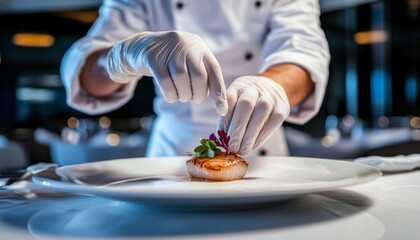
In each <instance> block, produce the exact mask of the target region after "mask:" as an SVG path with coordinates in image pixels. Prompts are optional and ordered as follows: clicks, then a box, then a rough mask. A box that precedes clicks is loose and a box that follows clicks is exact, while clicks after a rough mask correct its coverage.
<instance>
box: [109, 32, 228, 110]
mask: <svg viewBox="0 0 420 240" xmlns="http://www.w3.org/2000/svg"><path fill="white" fill-rule="evenodd" d="M107 71H108V74H109V76H110V77H111V79H112V80H113V81H115V82H119V83H127V82H130V81H134V80H137V79H139V78H140V77H142V76H153V78H154V79H155V81H156V83H157V85H158V86H159V88H160V90H161V91H162V93H163V96H164V97H165V99H166V101H168V102H175V101H177V100H179V101H181V102H188V101H192V102H194V103H200V102H202V101H203V100H204V99H205V98H206V97H207V95H208V92H210V96H211V98H212V99H213V102H214V105H215V107H216V110H217V112H218V113H219V114H220V115H225V114H226V112H227V99H226V87H225V84H224V80H223V76H222V71H221V68H220V65H219V63H218V61H217V60H216V58H215V56H214V55H213V54H212V52H211V51H210V49H209V48H208V47H207V45H206V44H205V43H204V42H203V40H202V39H201V38H200V37H199V36H197V35H195V34H193V33H187V32H180V31H167V32H143V33H139V34H136V35H134V36H132V37H130V38H128V39H125V40H123V41H121V42H119V43H117V44H115V45H114V46H113V47H112V48H111V50H110V51H109V53H108V57H107Z"/></svg>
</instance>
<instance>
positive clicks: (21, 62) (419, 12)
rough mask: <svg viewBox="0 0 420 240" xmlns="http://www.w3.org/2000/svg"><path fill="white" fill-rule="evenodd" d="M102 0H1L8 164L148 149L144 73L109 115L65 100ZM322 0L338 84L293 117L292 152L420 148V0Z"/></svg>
mask: <svg viewBox="0 0 420 240" xmlns="http://www.w3.org/2000/svg"><path fill="white" fill-rule="evenodd" d="M180 1H182V0H180ZM100 3H101V1H100V0H72V1H67V0H37V1H34V0H0V168H1V167H2V166H1V164H3V165H4V164H6V163H10V164H11V165H10V167H19V164H20V165H22V164H23V163H25V164H33V163H38V162H50V161H52V162H58V163H60V164H62V165H65V164H73V163H80V162H85V161H93V160H106V159H113V158H122V157H136V156H138V157H140V156H143V155H144V150H145V148H146V145H147V139H148V131H149V130H150V128H151V126H152V125H153V119H154V112H153V108H152V101H153V97H154V89H153V88H154V87H153V83H152V81H148V80H144V81H140V82H139V84H138V87H137V90H136V94H135V95H134V97H133V99H132V100H131V101H130V102H129V103H128V104H126V105H125V106H123V107H122V108H120V109H118V110H116V111H113V112H110V113H107V114H103V115H95V116H89V115H85V114H82V113H80V112H77V111H76V110H74V109H71V108H69V107H68V106H67V105H66V102H65V91H64V88H63V86H62V84H61V81H60V75H59V69H60V62H61V58H62V56H63V54H64V52H65V51H66V50H67V49H68V48H69V47H70V45H71V44H72V43H73V42H74V41H76V40H77V39H79V38H81V37H82V36H83V35H84V34H85V33H86V32H87V31H88V29H89V27H90V26H91V24H92V23H93V21H94V20H95V19H96V17H97V12H98V6H99V4H100ZM320 4H321V10H322V14H321V24H322V28H323V29H324V31H325V34H326V36H327V39H328V42H329V47H330V52H331V64H330V75H329V83H328V88H327V93H326V96H325V99H324V103H323V106H322V108H321V111H320V112H319V114H318V115H317V116H316V117H315V118H314V119H312V120H311V121H310V122H308V123H307V124H305V125H302V126H300V125H293V124H289V123H285V127H286V135H287V140H288V144H289V151H290V154H291V155H292V156H305V157H325V158H336V159H354V158H357V157H361V156H367V155H384V156H388V155H389V156H391V155H398V154H410V153H419V152H420V0H394V1H391V0H389V1H385V0H383V1H377V0H376V1H375V0H370V1H369V0H321V1H320ZM13 164H15V165H13Z"/></svg>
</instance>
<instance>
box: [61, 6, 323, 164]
mask: <svg viewBox="0 0 420 240" xmlns="http://www.w3.org/2000/svg"><path fill="white" fill-rule="evenodd" d="M319 14H320V10H319V3H318V1H316V0H253V1H239V0H236V1H235V0H205V1H204V0H202V1H197V0H177V1H172V0H167V1H163V0H105V1H103V3H102V5H101V7H100V9H99V17H98V19H97V20H96V22H95V23H94V24H93V25H92V27H91V29H90V30H89V32H88V33H87V34H86V36H84V37H83V38H81V39H80V40H78V41H77V42H75V43H74V44H73V45H72V46H71V48H70V49H69V50H68V51H67V52H66V54H65V56H64V57H63V60H62V66H61V76H62V81H63V84H64V86H65V89H66V92H67V104H68V105H69V106H70V107H72V108H74V109H77V110H79V111H81V112H84V113H87V114H91V115H96V114H104V113H107V112H109V111H112V110H115V109H117V108H119V107H121V106H122V105H124V104H125V103H127V102H128V101H129V100H130V99H131V97H132V95H133V92H134V89H135V88H136V86H137V83H138V81H150V80H149V79H150V78H143V77H144V76H150V77H152V78H153V81H154V84H155V89H156V98H155V99H154V110H155V112H156V114H157V118H156V120H155V123H154V125H153V129H152V133H151V136H150V141H149V144H148V149H147V153H146V155H147V156H149V157H152V156H185V155H186V154H187V152H188V151H191V150H192V149H194V147H195V146H196V145H198V144H199V138H207V137H208V136H209V135H210V134H211V133H213V132H216V130H220V129H221V130H225V131H226V132H227V133H228V135H229V136H230V137H231V140H230V150H231V151H232V152H236V153H238V154H240V155H243V156H255V155H275V156H280V155H283V156H284V155H287V154H288V151H287V145H286V141H285V136H284V133H283V129H282V127H281V126H282V123H283V122H284V121H287V122H290V123H295V124H304V123H306V122H307V121H308V120H309V119H311V118H312V117H313V116H314V115H315V114H317V112H318V111H319V108H320V105H321V103H322V100H323V97H324V92H325V88H326V84H327V78H328V64H329V59H330V55H329V51H328V44H327V41H326V39H325V36H324V33H323V31H322V28H321V26H320V21H319ZM137 104H139V105H141V104H143V103H141V102H138V103H137Z"/></svg>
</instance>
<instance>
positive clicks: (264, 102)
mask: <svg viewBox="0 0 420 240" xmlns="http://www.w3.org/2000/svg"><path fill="white" fill-rule="evenodd" d="M227 100H228V106H229V107H228V112H227V114H226V115H225V116H221V117H220V118H219V123H218V130H225V131H226V132H227V133H228V135H229V136H230V151H231V152H233V153H238V154H239V155H242V156H243V155H246V154H247V153H249V152H250V151H251V150H252V149H254V148H256V147H258V146H260V145H261V144H262V143H264V142H265V141H266V140H267V139H268V138H269V137H270V136H271V135H272V134H273V133H274V132H275V131H277V130H278V128H279V127H280V126H281V125H282V123H283V121H284V120H285V119H286V118H287V116H289V113H290V105H289V101H288V98H287V95H286V92H285V91H284V88H283V87H282V86H281V85H280V84H279V83H276V82H274V81H273V80H271V79H269V78H267V77H262V76H244V77H240V78H237V79H235V81H234V82H233V83H232V84H231V85H230V87H229V88H228V89H227Z"/></svg>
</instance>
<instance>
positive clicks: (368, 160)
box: [354, 153, 420, 172]
mask: <svg viewBox="0 0 420 240" xmlns="http://www.w3.org/2000/svg"><path fill="white" fill-rule="evenodd" d="M354 162H357V163H363V164H368V165H371V166H374V167H377V168H379V169H380V170H381V171H383V172H404V171H412V170H414V169H415V168H420V154H417V153H416V154H410V155H398V156H395V157H381V156H368V157H360V158H357V159H355V160H354Z"/></svg>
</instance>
